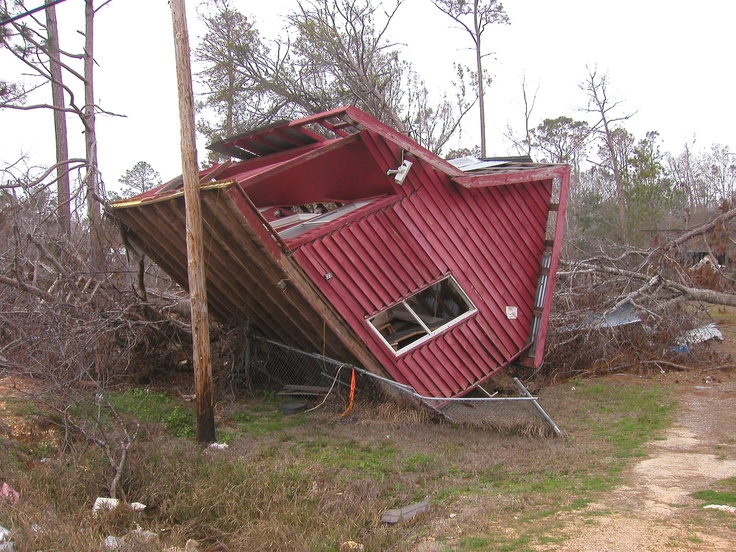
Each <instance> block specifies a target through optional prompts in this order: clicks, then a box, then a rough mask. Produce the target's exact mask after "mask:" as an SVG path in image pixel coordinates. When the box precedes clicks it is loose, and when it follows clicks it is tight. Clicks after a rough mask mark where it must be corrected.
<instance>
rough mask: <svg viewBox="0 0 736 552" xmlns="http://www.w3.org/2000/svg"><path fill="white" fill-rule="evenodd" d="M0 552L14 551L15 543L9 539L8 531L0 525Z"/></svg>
mask: <svg viewBox="0 0 736 552" xmlns="http://www.w3.org/2000/svg"><path fill="white" fill-rule="evenodd" d="M0 552H15V543H14V542H13V541H12V540H10V531H8V530H7V529H6V528H5V527H3V526H2V525H0Z"/></svg>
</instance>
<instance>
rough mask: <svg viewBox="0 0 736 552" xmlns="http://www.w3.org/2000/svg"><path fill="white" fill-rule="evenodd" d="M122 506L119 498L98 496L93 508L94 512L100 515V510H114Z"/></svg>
mask: <svg viewBox="0 0 736 552" xmlns="http://www.w3.org/2000/svg"><path fill="white" fill-rule="evenodd" d="M118 506H120V501H119V500H118V499H117V498H105V497H102V496H98V497H97V499H96V500H95V503H94V505H93V506H92V512H93V513H95V514H96V513H98V512H99V511H100V510H103V509H104V510H114V509H115V508H117V507H118Z"/></svg>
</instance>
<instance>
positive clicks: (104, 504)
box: [92, 496, 146, 515]
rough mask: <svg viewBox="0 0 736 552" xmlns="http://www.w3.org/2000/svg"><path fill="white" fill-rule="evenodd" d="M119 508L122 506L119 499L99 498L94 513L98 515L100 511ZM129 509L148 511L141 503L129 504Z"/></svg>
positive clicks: (93, 507)
mask: <svg viewBox="0 0 736 552" xmlns="http://www.w3.org/2000/svg"><path fill="white" fill-rule="evenodd" d="M118 506H120V501H119V500H118V499H117V498H105V497H102V496H99V497H97V499H96V500H95V503H94V505H93V506H92V513H94V514H95V515H96V514H97V513H99V511H100V510H114V509H115V508H117V507H118ZM128 508H130V509H131V510H133V511H134V512H142V511H143V510H145V509H146V505H145V504H142V503H140V502H131V503H130V504H128Z"/></svg>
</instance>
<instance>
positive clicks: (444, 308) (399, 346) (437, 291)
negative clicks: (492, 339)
mask: <svg viewBox="0 0 736 552" xmlns="http://www.w3.org/2000/svg"><path fill="white" fill-rule="evenodd" d="M475 311H476V308H475V306H474V305H473V303H472V302H471V301H470V299H469V298H468V296H467V295H466V294H465V292H464V291H463V290H462V288H460V285H459V284H458V283H457V281H456V280H455V278H453V277H452V276H448V277H447V278H445V279H443V280H440V281H439V282H436V283H434V284H432V285H431V286H429V287H427V288H424V289H423V290H421V291H419V292H417V293H415V294H414V295H412V296H411V297H408V298H406V299H404V300H403V301H401V302H399V303H397V304H396V305H394V306H392V307H390V308H388V309H386V310H384V311H381V312H379V313H378V314H376V315H375V316H373V317H371V318H369V319H368V324H369V325H370V327H371V328H373V330H374V331H375V332H376V333H377V334H378V335H379V336H380V337H381V339H382V340H383V341H384V343H386V345H388V346H389V347H390V348H391V349H392V350H393V351H394V352H395V353H397V354H398V353H399V352H402V351H404V350H406V349H409V348H411V347H413V346H416V345H418V344H419V343H421V342H423V341H426V340H428V339H430V338H431V337H432V336H434V335H437V334H438V333H440V332H441V331H443V330H444V329H445V328H447V327H448V326H450V325H452V324H456V323H457V322H459V321H460V320H462V319H464V318H467V317H468V316H470V315H471V314H472V313H474V312H475Z"/></svg>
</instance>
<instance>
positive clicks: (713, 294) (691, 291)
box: [568, 263, 736, 307]
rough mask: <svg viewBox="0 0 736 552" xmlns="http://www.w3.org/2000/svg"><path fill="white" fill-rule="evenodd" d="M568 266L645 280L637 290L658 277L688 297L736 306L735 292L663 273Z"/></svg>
mask: <svg viewBox="0 0 736 552" xmlns="http://www.w3.org/2000/svg"><path fill="white" fill-rule="evenodd" d="M568 266H577V267H580V268H583V269H585V270H592V271H594V272H601V273H605V274H614V275H617V276H624V277H626V278H628V279H630V280H635V281H638V282H645V285H644V286H642V288H639V290H637V291H640V290H641V289H643V288H645V287H651V286H649V282H651V281H652V280H653V279H654V278H658V281H659V284H660V288H662V289H666V290H668V291H670V292H673V293H676V294H677V295H681V296H684V297H685V298H687V299H692V300H695V301H702V302H704V303H711V304H714V305H723V306H727V307H736V294H734V293H728V292H723V291H715V290H712V289H703V288H695V287H691V286H687V285H685V284H680V283H678V282H675V281H673V280H671V279H668V278H664V277H662V276H661V275H657V276H655V277H652V275H651V274H645V273H642V272H636V271H633V270H627V269H624V268H618V267H615V266H605V265H592V264H586V263H578V264H575V263H568ZM635 293H636V292H635ZM639 295H641V293H639Z"/></svg>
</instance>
